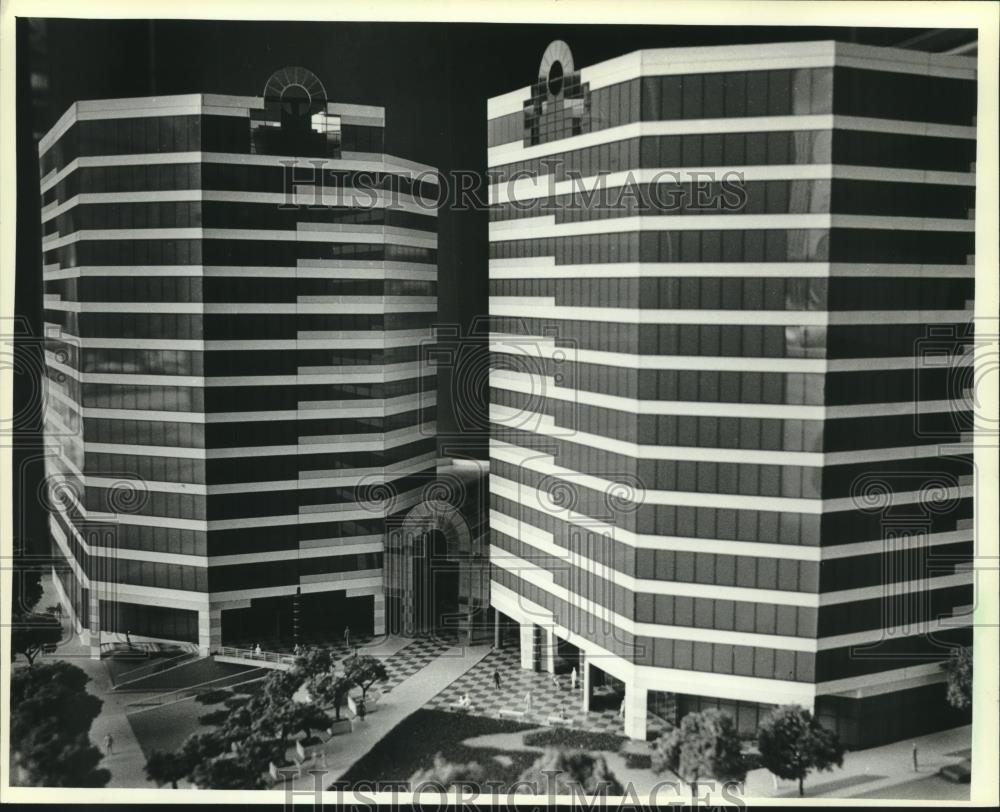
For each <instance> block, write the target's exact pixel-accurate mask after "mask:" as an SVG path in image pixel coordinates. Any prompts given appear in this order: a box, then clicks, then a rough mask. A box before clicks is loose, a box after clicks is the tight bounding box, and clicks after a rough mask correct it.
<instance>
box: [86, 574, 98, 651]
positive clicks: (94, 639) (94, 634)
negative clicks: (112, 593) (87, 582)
mask: <svg viewBox="0 0 1000 812" xmlns="http://www.w3.org/2000/svg"><path fill="white" fill-rule="evenodd" d="M88 596H89V599H90V618H89V622H88V624H87V626H88V627H89V634H88V635H87V643H88V645H89V646H90V659H91V660H99V659H101V597H100V595H99V594H98V591H97V590H96V589H95V588H94V587H93V586H91V588H90V592H89V593H88Z"/></svg>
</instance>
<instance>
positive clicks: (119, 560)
mask: <svg viewBox="0 0 1000 812" xmlns="http://www.w3.org/2000/svg"><path fill="white" fill-rule="evenodd" d="M385 128H386V117H385V111H384V110H383V109H382V108H381V107H370V106H362V105H355V104H338V103H334V102H330V101H328V100H327V97H326V91H325V90H324V88H323V85H322V83H321V82H320V80H319V79H318V78H317V77H316V76H315V75H313V74H312V73H310V72H309V71H307V70H305V69H303V68H286V69H282V70H279V71H277V72H276V73H274V74H273V75H272V76H271V78H270V79H269V80H268V82H267V85H266V87H265V90H264V93H263V94H262V96H261V97H244V96H222V95H211V94H192V95H183V96H159V97H154V98H136V99H110V100H103V101H81V102H78V103H76V104H74V105H72V106H71V107H70V108H69V110H67V111H66V113H65V114H64V115H63V116H62V118H60V119H59V121H58V122H57V123H56V125H55V126H54V127H53V128H52V129H51V131H49V133H48V134H47V135H46V136H45V137H44V138H43V139H42V140H41V142H40V147H39V151H40V156H41V191H42V203H43V209H42V221H43V224H44V226H43V265H44V280H45V302H44V308H45V322H46V331H47V371H48V378H49V380H48V389H49V391H48V396H47V429H46V431H47V436H48V438H49V443H50V444H51V446H52V452H51V454H50V456H49V459H48V463H47V464H48V476H49V482H50V494H51V495H52V498H51V500H50V501H52V502H53V504H52V505H51V508H52V512H51V520H50V524H51V533H52V540H53V543H54V546H55V548H56V552H57V554H58V555H60V556H61V557H64V561H65V563H64V564H63V565H60V566H58V567H56V570H57V579H56V580H57V584H58V587H59V589H60V591H61V593H62V595H61V598H62V600H63V603H64V605H65V606H66V607H67V608H68V609H69V610H70V612H71V613H72V614H73V616H74V619H75V621H76V623H77V625H78V629H79V630H80V631H81V632H82V636H83V639H84V640H86V641H89V643H90V646H91V654H92V656H96V655H97V654H98V652H99V650H100V646H101V644H102V642H103V643H104V644H109V643H114V642H115V641H122V640H124V639H125V635H126V633H127V634H128V636H129V640H131V641H136V640H143V639H149V640H168V641H175V642H183V643H187V644H188V645H189V647H193V646H197V647H198V649H199V651H200V652H201V653H202V654H208V653H210V652H213V651H216V650H217V649H218V648H219V647H220V645H222V643H223V641H224V640H231V641H234V642H239V641H243V642H246V643H250V642H252V641H256V642H258V643H263V644H264V645H265V646H266V645H267V643H268V641H279V642H280V643H281V644H282V645H289V644H291V642H292V640H293V639H295V640H298V639H300V637H303V638H304V637H306V636H309V635H311V636H313V637H315V636H317V635H318V636H320V637H322V636H325V635H329V636H331V637H337V636H339V635H341V634H342V633H343V630H344V629H345V628H346V627H347V626H349V627H350V629H351V632H352V634H354V635H355V637H358V636H360V635H362V634H364V633H366V632H373V633H381V632H382V630H383V629H384V593H383V580H382V558H383V544H384V525H385V521H386V515H387V513H389V512H391V511H395V510H404V509H405V508H406V506H407V504H408V503H409V502H412V501H413V499H412V498H411V497H412V493H411V489H410V487H409V486H410V485H411V484H412V482H411V480H412V478H413V477H414V476H417V475H421V474H423V475H425V477H426V473H427V471H430V472H431V475H433V471H434V466H435V440H434V430H435V416H434V408H435V391H434V389H435V387H434V377H433V370H431V369H429V368H428V366H427V364H426V363H424V362H422V361H420V360H419V357H420V355H421V353H420V344H421V342H424V341H426V340H427V338H428V336H429V335H430V325H431V324H432V322H433V321H434V319H435V317H436V311H437V300H436V284H437V282H436V280H437V267H436V263H437V235H436V232H437V228H436V209H435V204H434V203H433V201H434V200H435V199H436V194H437V191H436V189H437V180H436V177H435V175H434V173H433V172H432V170H430V168H429V167H426V166H422V165H419V164H415V163H412V162H410V161H406V160H402V159H400V158H396V157H393V156H391V155H387V154H385V151H384V148H383V136H384V133H385Z"/></svg>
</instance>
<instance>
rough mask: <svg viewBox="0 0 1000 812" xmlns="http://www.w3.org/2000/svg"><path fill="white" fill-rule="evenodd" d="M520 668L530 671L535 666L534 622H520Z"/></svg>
mask: <svg viewBox="0 0 1000 812" xmlns="http://www.w3.org/2000/svg"><path fill="white" fill-rule="evenodd" d="M521 668H524V669H525V670H527V671H532V670H534V668H535V624H534V623H522V624H521Z"/></svg>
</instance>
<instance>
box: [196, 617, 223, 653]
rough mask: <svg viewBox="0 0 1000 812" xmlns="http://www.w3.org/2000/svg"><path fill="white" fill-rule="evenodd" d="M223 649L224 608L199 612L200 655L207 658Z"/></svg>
mask: <svg viewBox="0 0 1000 812" xmlns="http://www.w3.org/2000/svg"><path fill="white" fill-rule="evenodd" d="M220 648H222V607H221V606H209V607H208V608H207V609H200V610H198V654H199V655H200V656H202V657H207V656H209V655H210V654H214V653H215V652H217V651H218V650H219V649H220Z"/></svg>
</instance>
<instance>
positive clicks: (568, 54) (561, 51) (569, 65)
mask: <svg viewBox="0 0 1000 812" xmlns="http://www.w3.org/2000/svg"><path fill="white" fill-rule="evenodd" d="M571 73H573V52H572V51H570V49H569V46H568V45H567V44H566V43H565V42H563V41H562V40H561V39H557V40H553V41H552V42H550V43H549V47H548V48H546V49H545V53H544V54H542V63H541V65H539V66H538V78H539V79H541V80H542V81H544V82H545V86H546V88H547V89H548V91H549V95H550V96H552V97H553V98H558V97H559V95H560V94H561V93H562V91H563V86H564V82H563V79H564V77H566V76H568V75H569V74H571Z"/></svg>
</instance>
